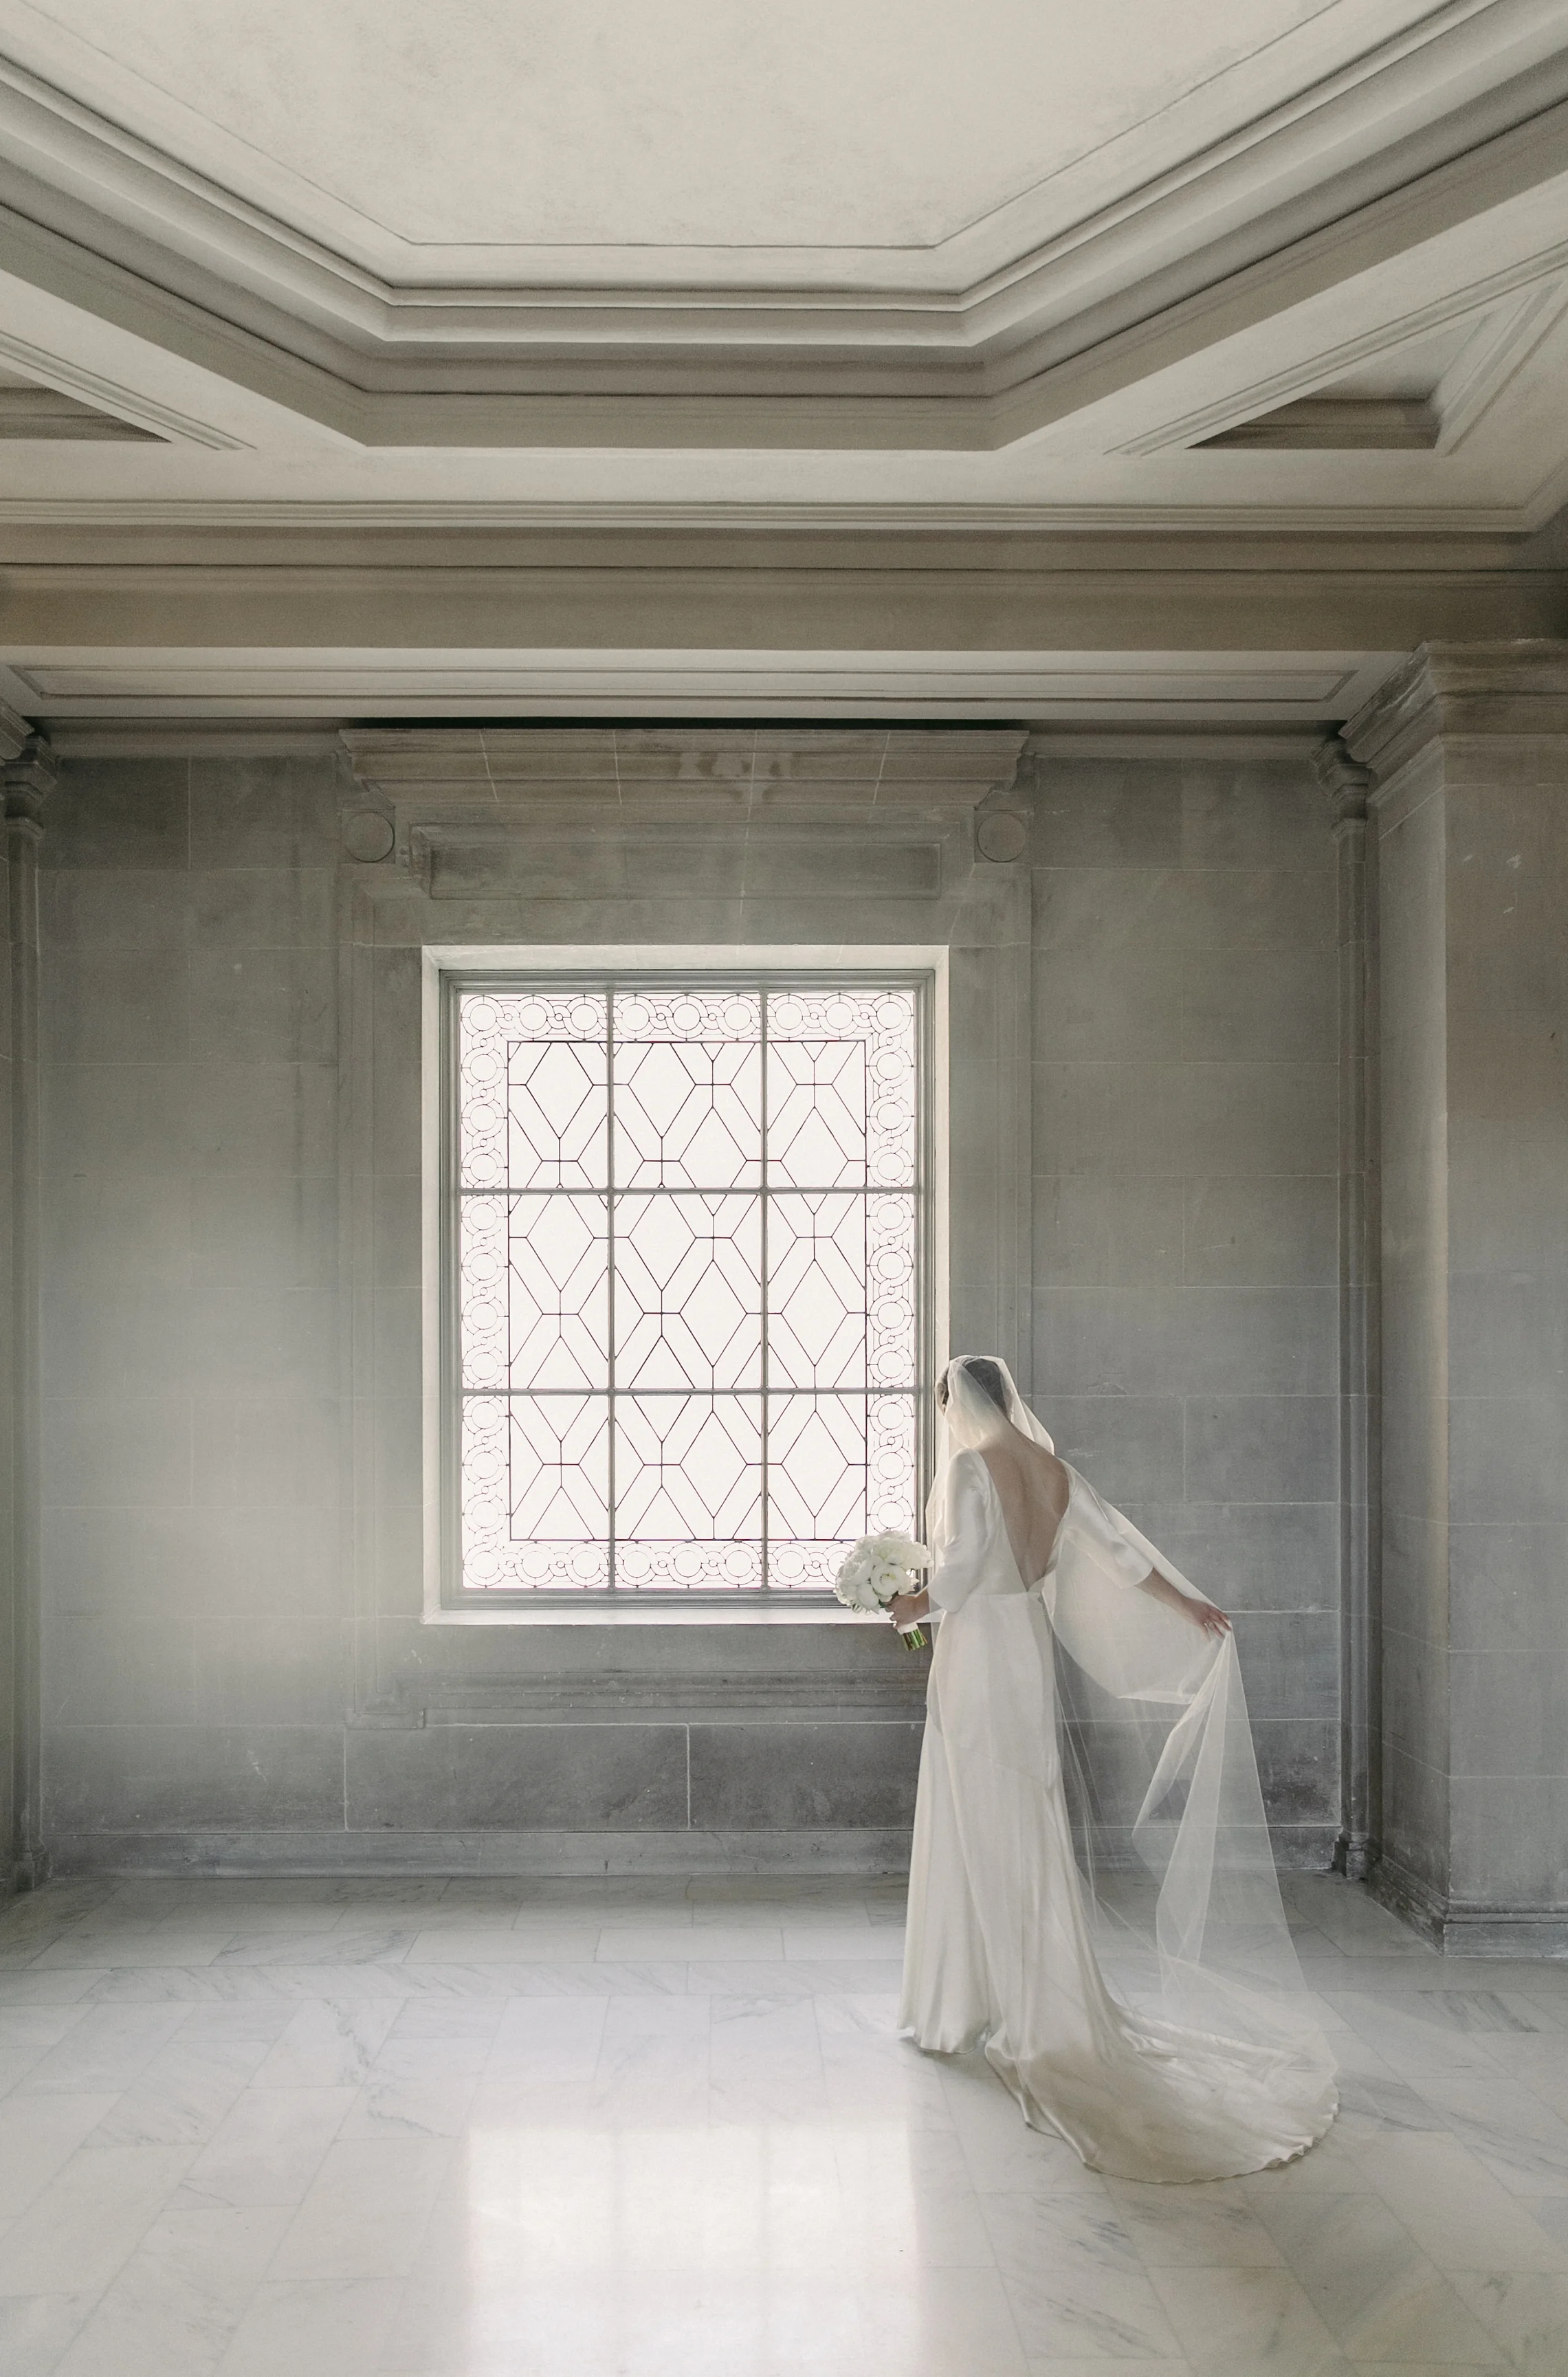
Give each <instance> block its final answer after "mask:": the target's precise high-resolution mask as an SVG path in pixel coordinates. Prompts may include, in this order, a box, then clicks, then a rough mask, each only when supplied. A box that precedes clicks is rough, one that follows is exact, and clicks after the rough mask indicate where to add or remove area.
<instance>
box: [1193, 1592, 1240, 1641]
mask: <svg viewBox="0 0 1568 2377" xmlns="http://www.w3.org/2000/svg"><path fill="white" fill-rule="evenodd" d="M1187 1615H1188V1616H1189V1617H1190V1618H1191V1620H1192V1623H1193V1625H1194V1626H1198V1627H1201V1628H1202V1629H1203V1632H1204V1633H1205V1634H1213V1635H1215V1637H1216V1639H1217V1638H1218V1637H1219V1636H1221V1635H1225V1634H1228V1633H1229V1631H1230V1620H1229V1619H1228V1618H1227V1616H1226V1614H1225V1612H1224V1610H1223V1609H1216V1608H1215V1606H1214V1603H1213V1602H1212V1601H1194V1600H1192V1599H1191V1598H1189V1600H1188V1604H1187Z"/></svg>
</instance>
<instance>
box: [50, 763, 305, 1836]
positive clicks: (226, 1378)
mask: <svg viewBox="0 0 1568 2377" xmlns="http://www.w3.org/2000/svg"><path fill="white" fill-rule="evenodd" d="M339 779H340V770H339V766H338V763H337V762H336V761H335V760H334V759H332V758H324V759H321V760H313V759H290V760H284V761H265V760H234V761H228V762H224V763H221V764H220V763H213V762H209V761H203V760H189V759H185V758H168V759H140V760H132V759H126V760H116V761H112V762H99V763H94V764H91V765H89V764H86V763H73V764H68V765H67V766H66V768H65V769H63V770H62V774H61V782H60V785H59V788H58V790H57V793H56V794H55V795H54V807H53V813H52V815H51V818H50V830H49V832H48V834H47V837H46V841H45V844H44V851H43V865H44V872H43V879H42V936H43V972H44V1011H43V1048H42V1053H43V1164H44V1212H45V1249H44V1260H45V1274H44V1276H45V1284H44V1310H43V1378H42V1396H43V1421H44V1427H43V1454H44V1497H45V1521H44V1526H45V1535H44V1558H45V1578H46V1603H45V1608H46V1618H45V1627H46V1632H45V1648H44V1722H45V1726H46V1739H47V1750H46V1766H45V1774H46V1794H47V1797H46V1809H47V1818H46V1821H47V1824H48V1827H49V1830H50V1832H51V1834H54V1835H57V1836H58V1835H76V1834H89V1835H90V1834H95V1833H99V1832H104V1831H119V1832H126V1831H129V1832H135V1831H137V1830H138V1829H141V1828H146V1829H150V1830H162V1831H165V1832H166V1831H170V1830H181V1831H185V1830H189V1831H203V1830H207V1829H209V1828H212V1827H217V1826H243V1827H255V1828H259V1829H262V1830H267V1829H272V1828H286V1827H291V1826H292V1827H294V1828H296V1829H314V1828H317V1827H327V1828H330V1827H334V1826H339V1827H341V1824H342V1821H343V1713H344V1708H345V1705H346V1695H345V1689H344V1682H343V1627H342V1586H341V1546H340V1529H339V1507H338V1499H339V1491H340V1465H341V1464H340V1458H339V1450H340V1437H339V1427H340V1392H339V1377H338V1358H339V1357H338V1342H337V1326H338V1312H337V1274H338V1219H337V1129H336V1113H337V1046H336V1037H335V1031H336V942H335V931H334V924H333V896H332V895H333V885H334V870H335V866H336V863H337V855H338V829H337V812H338V800H339Z"/></svg>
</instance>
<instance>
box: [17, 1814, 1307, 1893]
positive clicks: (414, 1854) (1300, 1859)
mask: <svg viewBox="0 0 1568 2377" xmlns="http://www.w3.org/2000/svg"><path fill="white" fill-rule="evenodd" d="M1334 1839H1335V1835H1334V1831H1333V1828H1332V1827H1331V1826H1327V1825H1301V1826H1287V1827H1282V1828H1281V1830H1280V1831H1278V1832H1276V1833H1275V1834H1274V1836H1273V1840H1274V1853H1275V1863H1276V1865H1277V1866H1278V1867H1279V1869H1280V1871H1281V1872H1282V1873H1326V1872H1327V1871H1328V1869H1329V1865H1330V1862H1331V1859H1332V1857H1333V1851H1334ZM1105 1862H1106V1863H1107V1865H1111V1866H1117V1867H1119V1866H1120V1865H1121V1863H1122V1862H1123V1860H1122V1859H1119V1858H1118V1857H1115V1856H1114V1855H1113V1856H1112V1857H1108V1858H1107V1859H1106V1860H1105ZM1125 1863H1126V1865H1127V1867H1128V1868H1129V1869H1137V1868H1138V1864H1139V1861H1138V1860H1137V1859H1136V1858H1135V1857H1132V1856H1131V1853H1129V1855H1128V1856H1127V1857H1126V1859H1125ZM49 1870H50V1871H51V1872H52V1873H54V1874H62V1875H63V1874H85V1873H146V1874H179V1873H188V1874H249V1875H269V1874H270V1875H277V1876H278V1877H279V1878H280V1879H283V1878H286V1877H288V1876H290V1875H302V1876H304V1875H320V1874H371V1875H375V1874H413V1875H422V1876H430V1875H435V1874H452V1875H458V1874H517V1875H524V1876H528V1875H538V1876H540V1877H546V1878H547V1877H554V1878H557V1879H560V1880H569V1879H571V1878H574V1877H581V1878H582V1879H585V1880H586V1879H590V1878H592V1876H593V1875H595V1874H640V1873H643V1874H726V1873H733V1874H747V1873H756V1874H781V1875H787V1874H813V1873H821V1874H849V1875H856V1874H858V1875H864V1876H867V1877H876V1876H880V1875H895V1874H905V1873H907V1872H908V1870H909V1834H908V1832H907V1830H904V1829H898V1828H894V1829H887V1830H881V1831H872V1830H868V1831H851V1830H848V1829H844V1830H842V1831H823V1832H816V1833H807V1832H772V1833H762V1832H759V1833H702V1832H689V1833H688V1832H667V1833H666V1832H657V1833H653V1832H650V1833H588V1832H565V1831H540V1832H526V1833H524V1832H515V1833H503V1832H495V1833H392V1832H375V1833H349V1832H332V1833H326V1832H322V1833H282V1832H279V1833H274V1832H265V1831H261V1830H252V1831H234V1832H226V1831H225V1832H220V1831H212V1832H196V1831H191V1832H172V1833H132V1832H102V1833H67V1834H61V1835H59V1836H58V1837H56V1838H55V1839H54V1840H53V1841H52V1842H51V1843H50V1845H49Z"/></svg>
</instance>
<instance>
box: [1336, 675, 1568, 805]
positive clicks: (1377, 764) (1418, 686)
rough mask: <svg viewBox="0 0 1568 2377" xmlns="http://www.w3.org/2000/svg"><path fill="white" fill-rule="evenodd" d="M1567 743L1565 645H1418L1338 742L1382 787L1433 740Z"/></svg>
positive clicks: (1567, 704) (1353, 719)
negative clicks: (1519, 738) (1529, 738)
mask: <svg viewBox="0 0 1568 2377" xmlns="http://www.w3.org/2000/svg"><path fill="white" fill-rule="evenodd" d="M1485 735H1536V736H1540V735H1550V736H1558V735H1562V736H1565V737H1568V642H1558V641H1553V642H1546V641H1532V642H1521V643H1516V644H1422V645H1420V646H1419V647H1418V650H1417V651H1414V652H1412V653H1411V655H1410V657H1409V659H1408V660H1407V661H1405V662H1404V663H1401V665H1400V666H1399V667H1398V668H1396V669H1395V670H1394V674H1393V675H1392V676H1389V677H1385V678H1384V680H1383V682H1382V685H1381V686H1379V687H1378V689H1377V691H1376V693H1374V694H1373V696H1372V698H1371V700H1370V701H1368V702H1366V703H1364V704H1363V705H1362V707H1361V708H1360V709H1359V711H1357V713H1356V715H1355V717H1354V718H1350V719H1347V721H1346V723H1345V726H1344V728H1343V730H1342V733H1341V738H1340V739H1341V741H1342V742H1343V744H1344V747H1345V749H1346V750H1347V753H1348V754H1349V757H1350V758H1352V759H1353V760H1356V761H1359V763H1360V764H1361V765H1362V766H1363V767H1366V768H1369V769H1371V772H1372V775H1373V778H1374V779H1375V781H1376V782H1377V784H1378V785H1379V786H1380V787H1381V786H1382V785H1384V784H1386V783H1388V782H1390V781H1391V779H1392V778H1393V777H1394V776H1395V775H1397V774H1398V772H1399V770H1401V769H1402V768H1404V767H1406V766H1407V765H1408V764H1409V762H1410V761H1411V760H1412V759H1414V758H1418V756H1419V755H1420V753H1421V752H1422V751H1423V750H1425V749H1426V747H1427V746H1428V745H1429V744H1430V743H1434V742H1436V741H1438V740H1439V739H1440V738H1442V739H1444V740H1449V739H1452V738H1454V737H1456V736H1458V737H1478V736H1485Z"/></svg>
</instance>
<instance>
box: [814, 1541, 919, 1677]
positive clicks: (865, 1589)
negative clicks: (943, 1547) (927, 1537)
mask: <svg viewBox="0 0 1568 2377" xmlns="http://www.w3.org/2000/svg"><path fill="white" fill-rule="evenodd" d="M930 1565H931V1555H930V1553H929V1552H928V1550H927V1549H926V1547H925V1545H924V1544H917V1543H916V1542H914V1541H913V1539H912V1538H911V1537H910V1536H908V1535H862V1536H861V1538H860V1541H859V1542H858V1543H857V1544H856V1547H855V1548H854V1550H853V1551H852V1552H851V1553H850V1554H849V1556H848V1558H847V1559H845V1561H844V1566H843V1567H842V1568H841V1569H840V1571H839V1572H838V1575H837V1576H836V1577H835V1579H834V1580H833V1591H834V1592H835V1593H836V1594H837V1595H838V1597H839V1599H840V1600H841V1601H842V1602H843V1604H844V1607H845V1608H846V1609H885V1608H886V1607H887V1606H888V1604H889V1602H890V1601H892V1600H893V1599H894V1598H895V1597H896V1596H897V1595H899V1594H901V1593H915V1592H917V1591H918V1590H919V1582H918V1580H919V1572H920V1571H921V1570H922V1569H924V1568H929V1567H930ZM899 1632H900V1634H901V1636H902V1638H903V1641H904V1646H905V1648H906V1649H907V1650H911V1651H923V1650H924V1649H925V1647H926V1636H925V1632H924V1630H923V1629H922V1628H920V1627H919V1626H904V1627H901V1628H900V1629H899Z"/></svg>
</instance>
